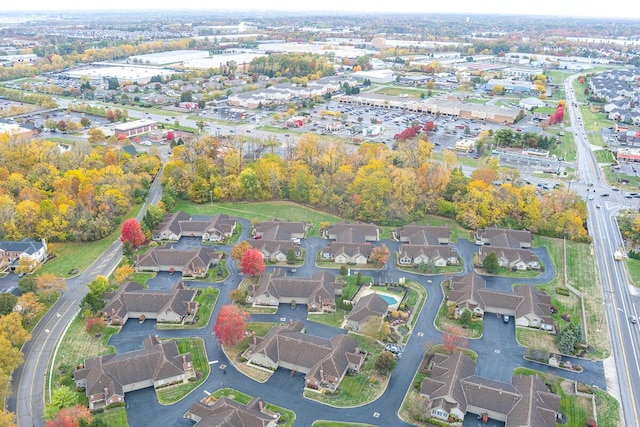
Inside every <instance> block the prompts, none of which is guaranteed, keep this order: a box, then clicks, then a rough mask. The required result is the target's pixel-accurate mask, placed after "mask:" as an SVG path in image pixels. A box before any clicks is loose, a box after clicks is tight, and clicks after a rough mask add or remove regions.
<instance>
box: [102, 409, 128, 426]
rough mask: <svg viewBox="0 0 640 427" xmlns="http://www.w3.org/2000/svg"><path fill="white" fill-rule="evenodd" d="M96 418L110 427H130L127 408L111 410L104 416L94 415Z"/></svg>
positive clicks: (104, 413)
mask: <svg viewBox="0 0 640 427" xmlns="http://www.w3.org/2000/svg"><path fill="white" fill-rule="evenodd" d="M94 418H98V419H101V420H103V421H104V422H105V425H107V426H109V427H128V426H129V423H128V421H127V410H126V409H125V408H114V409H109V410H108V411H106V412H103V413H102V414H96V415H94Z"/></svg>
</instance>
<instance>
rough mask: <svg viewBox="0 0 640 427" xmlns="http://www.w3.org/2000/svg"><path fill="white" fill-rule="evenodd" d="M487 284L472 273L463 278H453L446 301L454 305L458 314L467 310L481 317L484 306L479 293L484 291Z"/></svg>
mask: <svg viewBox="0 0 640 427" xmlns="http://www.w3.org/2000/svg"><path fill="white" fill-rule="evenodd" d="M486 286H487V282H485V281H484V279H483V278H482V277H481V276H480V275H479V274H476V273H475V272H474V273H470V274H465V275H464V276H453V278H452V280H451V285H450V287H449V294H448V296H447V298H448V301H452V302H454V303H455V304H456V309H457V310H458V313H462V312H463V311H464V310H469V311H471V312H472V313H476V314H477V315H478V316H480V317H482V316H483V315H484V311H485V306H484V303H483V301H482V298H481V297H480V294H479V291H480V290H482V289H485V288H486Z"/></svg>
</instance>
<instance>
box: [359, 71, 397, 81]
mask: <svg viewBox="0 0 640 427" xmlns="http://www.w3.org/2000/svg"><path fill="white" fill-rule="evenodd" d="M351 77H354V78H355V79H358V80H367V79H368V80H369V81H370V82H371V83H392V82H393V80H394V78H395V76H394V74H393V71H392V70H389V69H386V70H372V71H356V72H355V73H353V75H352V76H351Z"/></svg>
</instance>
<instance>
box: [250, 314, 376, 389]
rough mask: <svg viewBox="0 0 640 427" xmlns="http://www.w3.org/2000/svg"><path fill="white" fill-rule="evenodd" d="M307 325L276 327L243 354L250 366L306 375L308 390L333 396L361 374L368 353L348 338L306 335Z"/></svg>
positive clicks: (255, 338) (255, 339)
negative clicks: (348, 379) (352, 375)
mask: <svg viewBox="0 0 640 427" xmlns="http://www.w3.org/2000/svg"><path fill="white" fill-rule="evenodd" d="M304 329H305V328H304V324H303V323H302V322H300V321H296V322H291V323H290V324H289V325H286V326H274V327H273V328H272V329H271V330H270V331H269V332H268V333H267V334H266V335H265V336H264V337H263V338H259V337H255V336H254V337H253V342H252V344H251V345H250V346H249V348H248V349H247V351H246V352H245V353H244V354H243V356H244V357H245V358H246V359H247V360H248V361H249V363H250V364H253V365H258V366H262V367H265V368H268V369H278V368H284V369H288V370H291V371H296V372H301V373H303V374H305V388H307V389H311V390H317V391H329V392H334V391H335V390H336V389H337V388H338V386H339V385H340V382H341V381H342V379H343V378H344V376H345V375H346V374H347V373H349V372H352V373H357V372H360V369H361V368H362V366H363V364H364V362H365V357H366V352H364V351H362V350H360V347H359V346H358V343H357V342H356V341H355V340H354V339H353V338H351V337H350V336H349V335H343V334H339V335H334V336H333V337H331V338H330V339H327V338H321V337H318V336H314V335H309V334H306V333H304V332H303V331H304Z"/></svg>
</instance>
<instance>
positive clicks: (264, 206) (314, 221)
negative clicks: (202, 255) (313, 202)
mask: <svg viewBox="0 0 640 427" xmlns="http://www.w3.org/2000/svg"><path fill="white" fill-rule="evenodd" d="M175 210H176V211H177V210H183V211H185V212H187V213H190V214H192V215H214V214H218V213H226V214H228V215H233V216H238V217H242V218H246V219H248V220H250V221H251V222H261V221H268V220H271V219H273V218H278V219H281V220H288V221H305V222H306V223H307V224H309V225H310V227H311V228H310V230H309V231H308V233H307V235H308V236H318V235H319V234H320V226H319V225H320V223H321V222H328V223H332V224H333V223H336V222H339V221H341V218H340V217H338V216H335V215H332V214H329V213H326V212H322V211H319V210H316V209H312V208H308V207H305V206H302V205H298V204H297V203H293V202H286V201H281V202H258V203H213V204H202V205H198V204H195V203H191V202H186V201H179V202H178V203H176V208H175Z"/></svg>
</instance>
